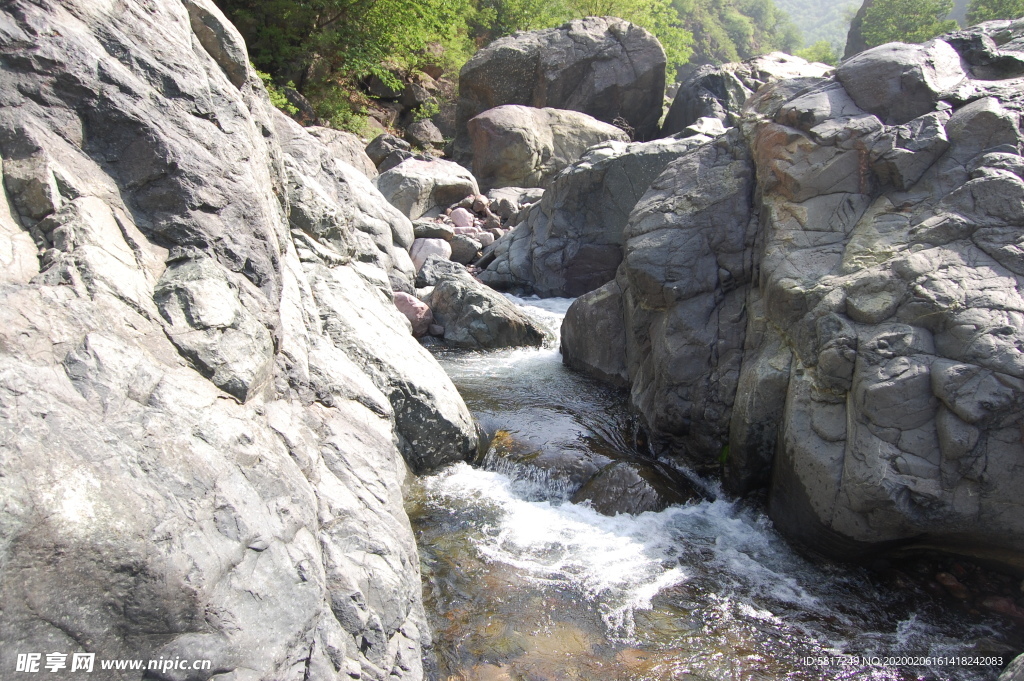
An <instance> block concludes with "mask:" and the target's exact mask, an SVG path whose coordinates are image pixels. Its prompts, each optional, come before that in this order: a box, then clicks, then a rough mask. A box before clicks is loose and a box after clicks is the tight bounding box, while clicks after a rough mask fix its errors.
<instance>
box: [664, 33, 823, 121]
mask: <svg viewBox="0 0 1024 681" xmlns="http://www.w3.org/2000/svg"><path fill="white" fill-rule="evenodd" d="M832 70H833V68H832V67H831V66H829V65H827V64H818V63H813V62H808V61H807V60H806V59H801V58H800V57H794V56H792V55H789V54H784V53H782V52H772V53H771V54H765V55H761V56H759V57H754V58H753V59H748V60H747V61H744V62H737V63H731V64H722V65H720V66H713V65H710V64H709V65H705V66H701V67H698V68H697V69H696V70H695V71H694V72H693V73H691V74H690V75H689V76H687V77H686V78H685V79H684V80H683V81H682V82H681V83H680V84H679V90H678V91H677V92H676V96H675V97H674V98H673V100H672V106H671V108H669V111H668V114H667V115H666V116H665V121H664V123H662V127H661V133H662V134H663V135H666V136H667V135H676V134H680V133H683V132H684V131H685V130H686V128H687V127H688V126H691V125H693V124H694V123H696V122H697V121H699V120H700V119H701V118H717V119H718V120H720V121H722V122H723V123H724V124H725V125H726V126H733V125H736V124H737V123H738V122H739V120H740V118H741V117H742V115H743V105H744V104H745V103H746V101H747V100H748V99H749V98H750V97H751V96H752V95H753V94H754V93H755V92H757V91H758V89H760V87H761V86H762V85H765V84H767V83H774V82H776V81H779V80H786V79H791V78H821V77H822V76H825V75H828V74H829V73H831V72H832Z"/></svg>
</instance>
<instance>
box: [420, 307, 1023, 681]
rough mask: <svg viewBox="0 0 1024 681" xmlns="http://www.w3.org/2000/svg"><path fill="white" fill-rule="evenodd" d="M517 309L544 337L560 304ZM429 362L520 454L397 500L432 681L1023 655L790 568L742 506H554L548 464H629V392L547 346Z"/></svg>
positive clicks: (940, 613) (757, 675)
mask: <svg viewBox="0 0 1024 681" xmlns="http://www.w3.org/2000/svg"><path fill="white" fill-rule="evenodd" d="M525 302H526V303H527V304H531V303H532V304H538V303H539V304H540V305H541V306H542V308H541V309H538V308H529V309H530V311H531V312H532V313H534V314H536V315H537V316H539V317H541V318H543V319H544V320H545V321H546V322H547V323H548V324H549V325H550V326H551V327H552V328H554V329H557V327H558V324H559V323H560V319H561V316H562V315H563V314H564V311H565V309H566V308H567V307H568V304H569V302H571V301H567V300H559V299H555V300H545V301H525ZM439 359H440V360H441V362H442V364H443V365H444V366H445V368H446V370H447V371H448V372H449V374H450V375H451V376H452V378H453V380H454V381H455V384H456V385H457V386H458V387H459V389H460V391H461V392H462V393H463V396H464V397H465V399H466V401H467V403H468V404H469V406H470V408H471V409H473V411H474V412H475V413H476V415H477V416H478V418H480V420H481V422H482V423H484V424H485V425H486V426H487V427H489V428H491V429H493V430H501V431H504V433H502V435H501V437H500V438H499V444H503V448H504V449H505V450H509V451H515V452H518V453H519V454H520V456H518V457H513V459H517V460H510V459H509V458H505V457H501V456H498V455H497V451H496V450H492V452H491V453H490V454H489V456H488V457H487V458H486V459H485V460H484V462H483V467H473V466H470V465H468V464H458V465H456V466H453V467H451V468H449V469H447V470H445V471H442V472H441V473H439V474H436V475H434V476H429V477H426V478H422V479H420V480H419V481H417V482H416V484H415V487H414V489H413V490H411V493H410V495H409V511H410V517H411V518H412V520H413V525H414V528H415V529H416V531H417V535H418V541H419V542H420V548H421V554H422V568H423V574H424V583H425V590H424V593H425V598H426V603H427V608H428V613H429V616H430V618H431V623H432V626H433V628H434V633H435V640H436V651H437V653H438V658H439V664H440V667H441V670H440V671H441V678H442V679H460V680H466V681H469V680H476V679H479V680H481V681H484V680H500V679H514V680H520V679H523V680H527V679H528V680H529V681H538V680H541V679H551V680H554V679H559V680H561V679H588V680H589V679H609V680H620V679H621V680H636V681H640V680H645V681H646V680H650V681H661V680H676V679H688V680H695V679H709V680H710V679H715V680H718V679H721V680H725V679H729V680H733V679H736V680H739V679H744V680H746V679H807V680H811V679H815V680H816V679H893V680H903V679H951V680H952V679H956V680H960V679H963V680H968V679H994V678H996V677H997V676H998V670H997V669H996V668H994V667H983V668H973V669H972V668H963V667H961V668H954V667H951V666H948V665H944V666H941V667H933V668H931V669H928V668H924V667H907V666H894V667H884V666H870V665H852V666H845V667H839V666H823V665H821V664H819V663H818V660H817V659H815V658H821V657H825V656H830V655H838V654H842V653H844V652H845V653H860V654H873V655H879V656H891V655H901V656H902V655H912V656H919V655H931V656H938V655H943V656H945V655H958V656H962V655H971V656H974V655H982V656H989V655H1002V656H1004V657H1006V658H1007V661H1008V659H1009V656H1011V655H1013V654H1014V652H1016V650H1017V648H1018V646H1019V645H1021V641H1020V639H1019V631H1009V629H1010V628H1009V627H1008V625H1006V623H1005V622H1004V621H1001V620H996V619H987V620H986V619H984V618H982V617H981V616H973V615H972V616H969V615H967V614H966V613H964V612H960V611H955V610H953V609H951V604H950V603H948V602H946V601H945V600H944V599H942V598H937V597H935V596H933V595H931V594H928V593H925V592H923V591H922V590H921V589H919V588H917V587H915V586H913V585H912V584H909V583H906V584H902V585H901V586H898V587H897V586H893V585H891V584H889V583H887V582H886V580H883V579H881V578H879V577H878V576H876V575H873V574H870V573H867V572H866V571H863V570H860V569H857V568H851V567H849V566H838V565H833V564H830V563H816V562H811V561H809V560H807V559H805V558H803V557H801V556H800V555H799V554H798V553H796V552H795V551H793V550H792V549H791V548H790V547H789V546H788V545H787V544H786V543H785V542H784V541H783V540H782V539H781V538H780V537H779V536H778V535H777V534H776V533H775V532H774V530H773V529H772V527H771V523H770V521H769V520H768V519H767V518H766V517H765V516H764V515H763V513H761V512H760V510H758V509H757V508H755V507H752V506H749V505H745V504H743V503H741V502H733V501H729V500H726V499H724V498H721V497H720V498H719V499H718V500H717V501H713V502H703V503H699V504H691V505H688V506H682V507H672V508H669V509H667V510H665V511H663V512H660V513H643V514H640V515H636V516H633V515H618V516H615V517H607V516H602V515H599V514H598V513H596V512H595V511H593V510H592V509H590V508H589V507H587V506H583V505H578V504H573V503H569V502H568V501H567V500H568V498H569V496H570V495H571V493H572V491H573V490H574V487H575V482H574V480H573V479H572V476H569V477H566V476H565V475H559V474H555V473H550V472H549V471H546V470H545V468H544V464H545V463H546V462H556V463H559V464H560V466H555V467H554V468H552V469H551V470H564V469H565V465H564V464H565V462H566V460H567V459H572V460H574V461H575V460H580V461H583V462H584V463H583V464H581V470H584V469H586V470H589V469H588V468H587V466H591V467H595V466H599V465H602V464H603V463H605V462H607V461H610V460H612V459H615V458H620V457H635V456H638V455H641V454H642V453H641V452H640V451H638V450H637V448H636V446H635V443H634V436H633V433H634V431H635V424H634V423H633V421H632V419H631V417H630V415H629V413H628V411H627V409H626V407H625V395H624V394H622V393H620V392H617V391H614V390H609V389H607V388H605V387H603V386H601V385H600V384H597V383H595V382H593V381H590V380H588V379H586V378H584V377H581V376H578V375H576V374H573V373H571V372H569V371H567V370H565V369H564V368H563V367H562V365H561V358H560V356H559V354H558V351H557V349H554V348H546V349H533V350H511V351H499V352H491V353H461V354H453V353H446V352H443V351H442V352H440V353H439ZM498 449H502V447H499V448H498ZM523 453H526V455H525V456H523ZM584 472H585V470H584Z"/></svg>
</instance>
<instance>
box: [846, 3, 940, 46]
mask: <svg viewBox="0 0 1024 681" xmlns="http://www.w3.org/2000/svg"><path fill="white" fill-rule="evenodd" d="M952 10H953V0H875V3H874V4H873V5H872V6H871V7H869V8H868V11H867V12H865V14H864V25H863V28H862V29H861V31H862V34H863V35H864V40H865V42H867V44H868V47H874V46H875V45H882V44H884V43H890V42H904V43H923V42H925V41H926V40H931V39H932V38H934V37H935V36H937V35H941V34H943V33H947V32H949V31H955V30H956V29H957V28H958V25H957V23H956V22H955V21H953V20H951V19H946V17H947V16H948V15H949V13H950V12H951V11H952Z"/></svg>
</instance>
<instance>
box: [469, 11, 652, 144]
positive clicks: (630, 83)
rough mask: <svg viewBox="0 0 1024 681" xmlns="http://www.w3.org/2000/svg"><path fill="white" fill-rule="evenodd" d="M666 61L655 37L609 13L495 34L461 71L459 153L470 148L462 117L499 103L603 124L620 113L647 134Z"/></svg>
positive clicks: (641, 133)
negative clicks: (552, 110)
mask: <svg viewBox="0 0 1024 681" xmlns="http://www.w3.org/2000/svg"><path fill="white" fill-rule="evenodd" d="M665 61H666V60H665V52H664V50H663V49H662V48H661V45H660V44H659V43H658V41H657V39H655V38H654V36H652V35H651V34H650V33H648V32H647V31H645V30H644V29H642V28H639V27H638V26H634V25H633V24H630V23H628V22H626V21H623V20H621V19H615V18H611V17H588V18H586V19H577V20H575V21H571V22H569V23H567V24H565V25H563V26H560V27H559V28H551V29H545V30H542V31H530V32H526V33H518V34H516V35H513V36H508V37H505V38H500V39H498V40H496V41H494V42H493V43H491V44H490V45H488V46H487V47H486V48H484V49H482V50H480V51H479V52H477V53H476V54H475V55H473V58H472V59H470V60H469V61H468V62H467V63H466V65H465V66H463V67H462V71H461V72H460V73H459V103H458V112H457V120H456V127H457V128H458V130H459V132H458V135H457V137H456V138H455V154H456V159H463V158H468V155H469V153H470V149H469V147H470V145H469V138H468V136H466V135H465V133H463V132H462V131H463V130H465V125H466V122H467V121H469V119H471V118H473V117H474V116H476V115H478V114H480V113H483V112H484V111H486V110H488V109H493V108H494V107H496V106H501V105H503V104H521V105H524V106H535V107H538V108H540V107H552V108H556V109H568V110H571V111H580V112H582V113H585V114H587V115H589V116H593V117H594V118H596V119H597V120H599V121H604V122H605V123H613V122H614V121H615V119H617V118H622V119H624V120H625V121H626V123H628V124H629V126H630V127H632V128H633V129H634V130H635V131H636V137H637V138H638V139H641V140H646V139H650V138H651V137H652V136H653V135H654V134H655V133H656V132H657V126H658V119H659V118H660V117H661V107H662V98H663V94H664V91H665Z"/></svg>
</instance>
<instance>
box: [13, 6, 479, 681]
mask: <svg viewBox="0 0 1024 681" xmlns="http://www.w3.org/2000/svg"><path fill="white" fill-rule="evenodd" d="M0 53H2V54H3V59H2V60H0V72H2V73H0V157H2V165H0V167H2V172H3V197H2V200H0V262H2V265H0V279H2V281H3V285H2V286H0V298H2V300H0V431H2V435H0V442H2V445H0V451H2V456H0V498H3V500H4V513H3V521H2V522H0V551H2V556H0V601H2V602H3V609H2V612H0V640H2V641H3V642H4V646H5V650H12V651H26V652H29V651H60V652H63V653H66V654H69V655H70V654H72V653H75V652H94V653H96V654H97V657H99V658H101V659H116V658H129V659H158V658H159V657H161V656H164V657H165V658H175V657H181V658H190V659H209V660H211V661H212V663H213V670H214V671H213V672H212V673H213V674H215V675H216V676H217V677H218V678H238V679H242V678H245V679H266V680H268V681H270V680H275V681H276V680H280V679H286V678H309V679H335V678H363V679H378V680H380V681H383V680H384V679H406V680H409V681H412V680H419V679H421V678H423V676H424V659H427V660H428V661H429V646H430V632H429V629H428V628H427V625H426V620H425V617H424V613H423V607H422V602H421V585H420V577H419V569H418V562H419V561H418V557H417V554H416V547H415V542H414V538H413V535H412V532H411V529H410V527H409V523H408V519H407V518H406V516H405V513H404V511H403V507H402V494H401V484H402V480H403V478H404V477H405V476H406V475H407V472H408V469H409V468H410V467H412V468H416V469H425V468H428V467H431V466H435V465H439V464H442V463H445V462H448V461H453V460H458V459H462V458H465V457H466V456H467V455H468V454H469V453H470V452H473V451H475V449H476V433H475V427H474V424H473V423H472V420H471V418H470V415H469V412H468V410H467V409H466V408H465V405H464V404H463V403H462V400H461V398H460V397H459V396H458V393H457V392H456V391H455V389H454V386H452V384H451V382H450V381H449V380H448V378H447V377H446V376H445V375H444V373H443V371H442V370H441V369H440V367H439V366H438V365H437V364H436V362H435V361H434V360H433V359H432V358H431V356H430V355H429V354H428V353H427V352H426V351H424V350H423V349H422V348H421V347H420V346H419V344H418V343H417V342H416V341H415V340H414V339H413V338H412V336H411V334H410V333H409V331H408V324H407V322H406V320H405V319H404V318H403V316H402V315H401V313H399V312H398V310H397V309H396V308H395V306H394V303H393V301H392V289H393V285H392V283H393V279H394V276H395V275H401V276H402V277H406V279H405V280H406V281H408V275H411V269H409V268H410V267H411V263H408V262H407V261H403V258H402V253H405V249H406V248H408V243H411V238H412V227H411V224H409V223H408V222H407V219H406V218H404V217H403V216H401V215H398V214H397V212H396V211H393V210H392V209H391V208H390V207H389V206H387V205H386V204H384V203H383V202H380V199H379V196H377V195H375V194H373V193H372V189H373V188H372V186H371V185H370V183H369V180H368V179H367V178H366V177H365V176H363V175H362V174H360V173H359V171H357V170H355V169H354V168H351V167H350V166H348V165H347V164H345V163H344V162H343V161H340V160H339V158H338V157H339V152H337V151H336V150H333V148H332V147H333V142H327V143H326V144H325V143H323V142H321V141H319V140H318V139H317V137H316V136H314V135H311V134H309V133H307V132H303V131H299V132H301V133H302V134H301V135H300V134H298V133H295V134H294V135H293V136H290V135H291V133H287V132H279V130H280V126H278V121H275V114H274V113H273V109H272V107H271V105H270V103H269V99H268V97H267V95H266V93H265V92H264V91H263V89H262V86H261V84H260V80H259V78H258V77H257V76H256V74H255V73H254V72H252V71H251V70H250V68H249V66H248V57H247V55H246V51H245V46H244V44H243V43H242V40H241V38H240V37H239V35H238V33H237V32H236V31H235V30H234V28H233V27H232V26H231V25H230V24H229V23H228V22H227V20H226V19H224V17H223V15H222V14H221V13H220V11H219V10H218V9H217V8H216V6H215V5H214V4H213V3H212V2H209V1H207V0H186V1H185V2H171V1H157V2H145V3H143V2H132V1H126V2H121V3H117V6H116V11H115V8H114V7H113V6H108V5H107V4H104V3H96V2H93V1H91V0H89V1H86V0H61V1H60V2H50V1H47V0H43V1H34V2H27V1H26V2H22V1H20V0H14V1H12V2H8V3H5V4H4V6H3V8H2V9H0ZM353 188H354V189H353ZM348 191H351V193H350V194H346V193H345V192H348ZM371 252H375V253H374V254H373V255H374V257H373V258H368V257H363V256H364V255H368V254H370V253H371ZM404 257H405V258H406V259H407V258H408V254H407V253H405V256H404ZM13 670H14V667H13V665H6V664H5V665H4V666H3V668H2V669H0V678H3V679H8V678H12V679H13V678H14V677H15V676H17V674H16V673H15V672H14V671H13ZM122 677H123V678H128V675H118V676H111V677H110V678H122ZM134 678H138V674H137V673H136V675H135V677H134ZM167 678H172V677H171V676H168V677H167ZM173 678H184V676H181V677H173ZM203 678H205V677H203Z"/></svg>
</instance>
